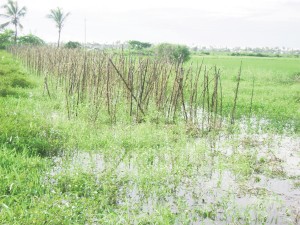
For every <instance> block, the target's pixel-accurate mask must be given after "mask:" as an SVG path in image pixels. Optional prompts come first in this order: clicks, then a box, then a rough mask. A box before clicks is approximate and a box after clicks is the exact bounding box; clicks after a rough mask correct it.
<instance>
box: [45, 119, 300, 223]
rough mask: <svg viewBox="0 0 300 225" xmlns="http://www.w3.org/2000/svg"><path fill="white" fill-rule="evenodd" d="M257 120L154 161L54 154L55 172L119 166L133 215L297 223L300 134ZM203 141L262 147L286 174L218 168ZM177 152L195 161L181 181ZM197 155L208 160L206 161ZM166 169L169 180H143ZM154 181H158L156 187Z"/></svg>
mask: <svg viewBox="0 0 300 225" xmlns="http://www.w3.org/2000/svg"><path fill="white" fill-rule="evenodd" d="M253 123H254V125H253V127H250V128H249V126H251V123H250V124H246V125H245V123H241V124H240V126H241V128H242V129H243V130H244V132H243V131H242V132H241V133H239V134H231V135H228V134H224V133H223V134H220V135H218V136H216V137H214V138H213V140H208V138H207V139H206V140H204V139H199V140H197V141H196V143H189V144H188V145H187V147H186V148H185V149H183V151H182V152H181V153H178V154H177V153H176V154H175V155H173V154H172V152H171V151H170V152H168V151H166V152H163V153H157V154H158V155H155V156H154V157H153V158H151V160H150V161H151V165H150V164H147V163H146V161H147V158H146V157H147V154H146V153H145V156H143V155H138V154H131V155H130V156H127V155H126V156H125V157H124V158H123V157H122V156H120V157H119V158H116V159H111V160H112V161H105V159H104V156H103V155H102V154H99V153H87V152H77V153H75V154H74V155H73V156H70V157H62V158H60V157H57V158H53V161H54V163H55V166H54V167H53V169H52V170H51V172H50V175H49V176H50V177H54V176H56V175H59V174H65V173H77V172H85V173H91V174H101V173H103V172H105V171H106V169H108V168H111V167H112V168H114V167H113V166H116V167H115V172H116V174H117V176H118V179H123V178H125V179H126V182H124V183H123V184H122V186H120V187H119V191H118V192H119V193H118V200H117V203H118V207H120V208H121V209H126V213H128V214H129V215H131V214H132V220H134V217H135V216H137V214H141V215H142V214H147V215H151V214H154V213H157V212H158V211H159V210H160V209H161V208H164V209H169V210H170V212H171V213H172V214H173V215H177V216H176V221H175V224H182V221H181V219H180V218H189V219H190V223H189V224H297V223H298V221H299V220H300V187H299V185H295V183H297V182H298V183H300V181H299V180H297V179H295V178H299V177H300V138H299V137H297V136H292V135H288V134H283V135H278V134H275V135H274V134H267V133H263V129H262V128H261V129H260V128H259V126H263V125H264V124H266V123H268V121H264V120H262V121H255V120H254V122H253ZM257 127H258V128H259V129H256V128H257ZM254 128H255V129H256V131H257V132H256V133H250V132H249V129H251V130H252V131H253V129H254ZM212 141H213V142H214V143H213V144H212V143H211V142H212ZM203 142H206V144H207V146H208V147H210V148H214V149H213V150H214V151H219V152H221V153H223V154H224V155H225V157H226V155H227V156H229V155H232V154H235V153H247V152H253V153H255V152H257V155H258V159H259V158H260V157H264V158H265V159H266V160H270V161H271V162H272V160H273V161H274V162H276V166H277V165H279V166H280V169H282V170H283V171H284V174H285V175H286V178H285V179H283V178H274V177H272V178H270V177H266V176H263V175H261V174H253V175H252V176H251V177H250V179H249V180H245V179H244V178H243V179H240V178H241V177H239V175H235V174H233V172H231V171H230V170H224V169H223V170H222V171H219V170H213V169H212V168H213V164H214V162H211V163H209V162H208V160H209V159H207V158H205V156H204V155H203V154H204V153H198V152H196V151H197V150H198V148H197V145H203ZM201 154H202V155H201ZM174 157H179V158H180V157H183V158H185V159H186V161H185V162H189V163H190V164H191V166H193V169H192V172H191V173H187V174H189V175H185V173H183V172H182V171H181V172H180V173H182V174H180V179H179V180H176V181H175V178H174V177H175V176H177V177H178V175H177V174H176V171H177V169H178V168H177V167H176V166H175V164H174V159H175V158H174ZM197 157H199V158H197ZM114 160H115V161H114ZM197 160H207V162H204V163H202V164H201V163H199V162H198V161H197ZM215 160H217V159H215ZM175 162H176V161H175ZM178 162H181V161H178ZM178 162H176V163H178ZM210 164H211V165H210ZM268 166H269V165H268ZM160 170H162V174H164V175H165V176H167V175H169V176H170V177H169V178H167V179H166V180H164V179H161V180H163V181H165V182H163V183H159V185H158V184H157V183H155V182H158V181H153V182H152V181H151V180H150V179H149V180H146V181H143V182H146V184H145V183H144V184H141V183H140V180H139V179H140V177H141V176H149V177H151V176H150V175H151V173H158V172H159V171H160ZM149 174H150V175H149ZM166 174H167V175H166ZM292 177H293V179H292ZM173 178H174V179H173ZM158 180H160V179H158ZM54 182H55V181H54ZM152 184H154V186H155V187H154V188H153V189H152ZM183 221H184V220H183ZM133 223H134V221H133Z"/></svg>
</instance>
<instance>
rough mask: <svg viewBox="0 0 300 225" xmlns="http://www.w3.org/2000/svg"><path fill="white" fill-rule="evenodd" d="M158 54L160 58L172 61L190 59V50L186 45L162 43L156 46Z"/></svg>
mask: <svg viewBox="0 0 300 225" xmlns="http://www.w3.org/2000/svg"><path fill="white" fill-rule="evenodd" d="M155 52H156V55H157V57H159V58H165V59H168V60H169V61H171V62H180V61H182V62H186V61H188V60H189V59H190V54H191V53H190V50H189V48H188V47H187V46H185V45H174V44H169V43H162V44H159V45H158V46H156V49H155Z"/></svg>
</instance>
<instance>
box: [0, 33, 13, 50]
mask: <svg viewBox="0 0 300 225" xmlns="http://www.w3.org/2000/svg"><path fill="white" fill-rule="evenodd" d="M13 39H14V31H12V30H5V31H4V32H3V33H0V49H5V48H6V47H7V46H9V45H12V44H13Z"/></svg>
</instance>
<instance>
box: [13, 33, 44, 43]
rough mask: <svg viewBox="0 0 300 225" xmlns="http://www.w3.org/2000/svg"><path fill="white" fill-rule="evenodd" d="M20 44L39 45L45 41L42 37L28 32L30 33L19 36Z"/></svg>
mask: <svg viewBox="0 0 300 225" xmlns="http://www.w3.org/2000/svg"><path fill="white" fill-rule="evenodd" d="M18 44H20V45H34V46H38V45H44V44H45V42H44V41H43V40H42V39H41V38H39V37H37V36H35V35H33V34H28V35H24V36H21V37H19V38H18Z"/></svg>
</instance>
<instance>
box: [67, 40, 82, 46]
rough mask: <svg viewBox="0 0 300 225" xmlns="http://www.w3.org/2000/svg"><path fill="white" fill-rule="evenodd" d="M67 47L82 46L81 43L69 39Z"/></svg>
mask: <svg viewBox="0 0 300 225" xmlns="http://www.w3.org/2000/svg"><path fill="white" fill-rule="evenodd" d="M64 47H65V48H81V44H80V43H79V42H77V41H69V42H67V43H66V44H65V46H64Z"/></svg>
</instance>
